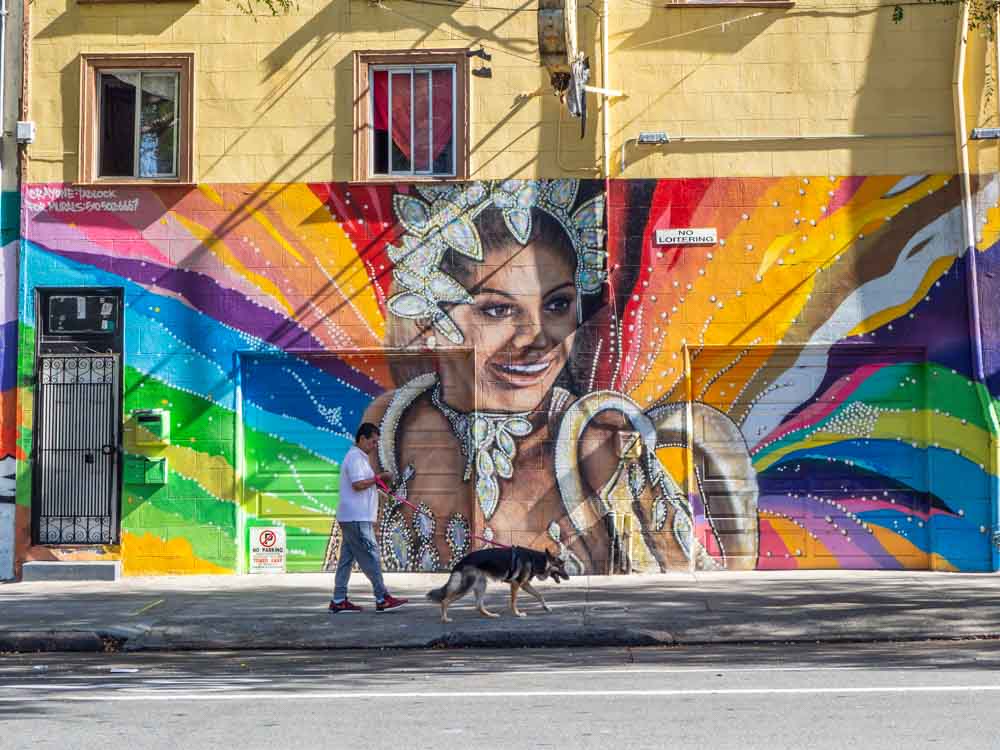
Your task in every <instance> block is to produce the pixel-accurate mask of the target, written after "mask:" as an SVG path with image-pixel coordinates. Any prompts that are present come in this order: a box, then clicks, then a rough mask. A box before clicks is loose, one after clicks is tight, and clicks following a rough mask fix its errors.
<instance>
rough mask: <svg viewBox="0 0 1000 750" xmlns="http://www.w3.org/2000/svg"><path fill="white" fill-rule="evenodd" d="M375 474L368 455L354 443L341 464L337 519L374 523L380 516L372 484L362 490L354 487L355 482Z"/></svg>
mask: <svg viewBox="0 0 1000 750" xmlns="http://www.w3.org/2000/svg"><path fill="white" fill-rule="evenodd" d="M374 476H375V472H374V471H373V470H372V465H371V463H370V462H369V461H368V456H367V455H366V454H365V452H364V451H363V450H361V449H360V448H359V447H358V446H356V445H353V446H351V449H350V450H349V451H347V455H346V456H344V463H342V464H341V465H340V504H339V505H338V506H337V520H338V521H340V522H342V523H346V522H348V521H368V522H371V523H374V522H375V520H376V519H377V518H378V495H377V493H376V491H375V487H374V486H371V487H368V488H367V489H363V490H361V491H360V492H359V491H358V490H356V489H354V487H353V484H354V482H360V481H362V480H363V479H371V478H373V477H374Z"/></svg>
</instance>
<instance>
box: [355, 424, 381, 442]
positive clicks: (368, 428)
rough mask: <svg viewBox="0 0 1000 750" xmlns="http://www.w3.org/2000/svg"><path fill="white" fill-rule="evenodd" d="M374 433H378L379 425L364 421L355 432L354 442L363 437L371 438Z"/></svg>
mask: <svg viewBox="0 0 1000 750" xmlns="http://www.w3.org/2000/svg"><path fill="white" fill-rule="evenodd" d="M372 435H378V427H376V426H375V425H373V424H372V423H371V422H364V423H362V425H361V426H360V427H359V428H358V431H357V432H356V433H355V434H354V442H355V443H356V442H358V441H359V440H361V438H370V437H371V436H372Z"/></svg>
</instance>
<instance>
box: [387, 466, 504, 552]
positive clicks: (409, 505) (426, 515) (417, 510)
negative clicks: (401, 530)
mask: <svg viewBox="0 0 1000 750" xmlns="http://www.w3.org/2000/svg"><path fill="white" fill-rule="evenodd" d="M375 485H376V486H377V487H378V488H379V489H380V490H382V492H384V493H385V494H387V495H388V496H389V497H391V498H392V499H393V500H395V501H396V502H399V503H402V504H403V505H405V506H406V507H407V508H410V509H411V510H412V511H413V512H415V513H419V514H420V515H422V516H423V517H424V518H429V519H430V520H431V521H433V520H434V516H432V515H430V514H429V513H427V512H426V511H424V510H423V509H422V508H420V507H418V506H416V505H414V504H413V503H411V502H410V501H409V500H407V499H406V498H403V497H400V496H399V495H397V494H396V493H395V492H393V491H392V490H390V489H389V487H388V486H387V485H386V483H385V482H383V481H382V480H381V479H379V478H378V477H375ZM469 536H470V537H472V538H473V539H478V540H479V541H481V542H486V543H487V544H492V545H494V546H496V547H503V548H504V549H510V550H513V547H511V546H510V545H509V544H503V543H501V542H495V541H493V540H492V539H487V538H486V537H482V536H477V535H476V534H469Z"/></svg>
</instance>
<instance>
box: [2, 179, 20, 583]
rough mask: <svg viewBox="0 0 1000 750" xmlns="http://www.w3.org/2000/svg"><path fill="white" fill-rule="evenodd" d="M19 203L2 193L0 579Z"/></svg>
mask: <svg viewBox="0 0 1000 750" xmlns="http://www.w3.org/2000/svg"><path fill="white" fill-rule="evenodd" d="M19 205H20V196H19V195H18V194H17V193H15V192H5V193H2V194H0V580H5V579H9V578H12V577H13V576H14V529H15V515H16V509H15V507H14V495H15V483H14V469H15V454H16V450H17V448H16V440H15V435H16V425H17V405H16V404H17V391H16V390H15V372H16V370H17V248H18V242H17V240H18V227H19V220H18V219H19Z"/></svg>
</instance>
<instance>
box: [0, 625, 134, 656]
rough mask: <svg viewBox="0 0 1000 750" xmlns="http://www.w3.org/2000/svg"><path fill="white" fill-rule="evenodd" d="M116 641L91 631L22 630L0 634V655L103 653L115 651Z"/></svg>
mask: <svg viewBox="0 0 1000 750" xmlns="http://www.w3.org/2000/svg"><path fill="white" fill-rule="evenodd" d="M116 640H117V639H113V638H107V637H103V638H102V637H101V636H100V635H99V634H98V633H96V632H94V631H92V630H24V631H20V632H14V633H10V632H8V633H4V632H0V653H6V652H16V653H51V652H59V651H77V652H89V653H103V652H105V651H108V650H115V646H114V643H115V641H116Z"/></svg>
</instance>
